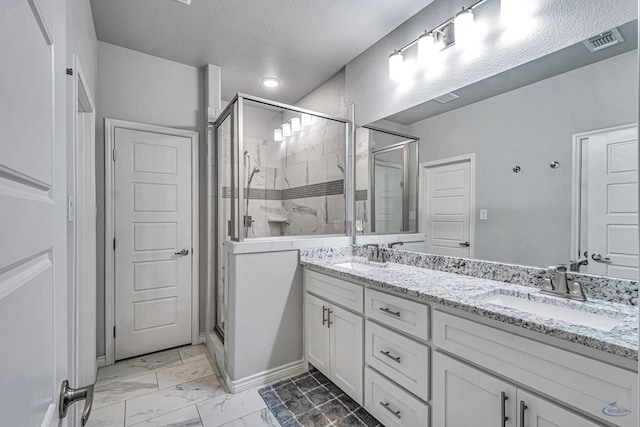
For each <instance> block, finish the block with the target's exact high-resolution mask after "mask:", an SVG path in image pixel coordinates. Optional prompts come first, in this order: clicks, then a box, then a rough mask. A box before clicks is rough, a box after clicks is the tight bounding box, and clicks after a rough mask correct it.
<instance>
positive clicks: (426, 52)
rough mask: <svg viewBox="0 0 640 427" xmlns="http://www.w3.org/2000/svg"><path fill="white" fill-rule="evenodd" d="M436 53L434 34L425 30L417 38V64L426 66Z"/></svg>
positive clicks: (430, 62)
mask: <svg viewBox="0 0 640 427" xmlns="http://www.w3.org/2000/svg"><path fill="white" fill-rule="evenodd" d="M437 54H438V49H437V48H436V37H435V35H434V34H433V33H432V32H431V33H426V32H425V33H424V34H423V35H421V36H420V37H419V38H418V64H419V65H420V66H422V67H428V66H429V65H431V64H432V62H433V61H434V60H435V57H436V55H437Z"/></svg>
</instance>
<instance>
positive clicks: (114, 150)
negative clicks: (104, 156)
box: [111, 148, 116, 162]
mask: <svg viewBox="0 0 640 427" xmlns="http://www.w3.org/2000/svg"><path fill="white" fill-rule="evenodd" d="M111 154H112V156H111V157H112V158H113V161H114V162H115V161H116V149H115V148H114V149H113V151H112V152H111Z"/></svg>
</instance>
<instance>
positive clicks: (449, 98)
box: [434, 92, 460, 104]
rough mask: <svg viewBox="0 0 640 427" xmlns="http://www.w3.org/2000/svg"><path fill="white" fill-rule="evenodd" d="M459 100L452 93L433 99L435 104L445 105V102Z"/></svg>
mask: <svg viewBox="0 0 640 427" xmlns="http://www.w3.org/2000/svg"><path fill="white" fill-rule="evenodd" d="M458 98H460V97H459V96H458V95H456V94H455V93H453V92H449V93H445V94H444V95H442V96H439V97H437V98H434V99H435V100H436V101H437V102H439V103H440V104H446V103H447V102H451V101H453V100H456V99H458Z"/></svg>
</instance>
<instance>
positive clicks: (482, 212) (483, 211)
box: [480, 209, 487, 219]
mask: <svg viewBox="0 0 640 427" xmlns="http://www.w3.org/2000/svg"><path fill="white" fill-rule="evenodd" d="M480 219H487V210H486V209H480Z"/></svg>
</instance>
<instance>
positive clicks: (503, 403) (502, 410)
mask: <svg viewBox="0 0 640 427" xmlns="http://www.w3.org/2000/svg"><path fill="white" fill-rule="evenodd" d="M507 400H509V396H507V395H506V393H505V392H504V391H501V392H500V419H501V420H502V421H501V422H502V427H507V421H509V417H507V414H506V411H507V408H506V403H507Z"/></svg>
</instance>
